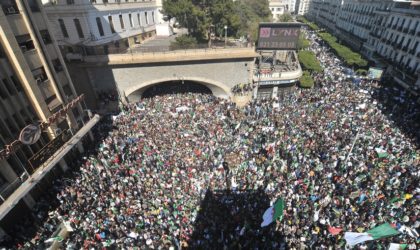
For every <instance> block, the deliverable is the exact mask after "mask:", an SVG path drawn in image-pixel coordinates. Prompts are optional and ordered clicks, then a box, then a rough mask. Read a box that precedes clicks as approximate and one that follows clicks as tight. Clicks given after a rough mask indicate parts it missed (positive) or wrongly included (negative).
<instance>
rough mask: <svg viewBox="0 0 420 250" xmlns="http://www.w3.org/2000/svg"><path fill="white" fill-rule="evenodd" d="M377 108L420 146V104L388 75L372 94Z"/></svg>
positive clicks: (417, 97) (416, 98)
mask: <svg viewBox="0 0 420 250" xmlns="http://www.w3.org/2000/svg"><path fill="white" fill-rule="evenodd" d="M372 97H373V98H374V99H375V100H376V101H377V102H378V104H380V105H379V109H380V110H381V111H382V113H383V114H384V115H386V116H387V118H388V119H389V120H390V121H392V122H393V124H394V125H395V126H396V127H397V128H399V129H400V130H401V132H402V133H403V134H404V135H405V136H406V137H407V138H411V139H412V140H413V142H414V143H415V144H416V146H417V148H420V104H419V100H420V99H419V96H414V95H413V94H411V93H410V92H408V91H407V90H405V89H404V88H403V87H401V86H400V85H398V84H397V83H395V81H394V80H393V79H391V78H389V77H385V78H384V79H383V80H382V82H381V83H380V84H379V86H378V88H377V89H375V91H374V92H373V94H372Z"/></svg>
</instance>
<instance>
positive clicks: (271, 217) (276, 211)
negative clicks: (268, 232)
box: [261, 198, 284, 227]
mask: <svg viewBox="0 0 420 250" xmlns="http://www.w3.org/2000/svg"><path fill="white" fill-rule="evenodd" d="M283 210H284V200H283V199H282V198H279V199H277V201H276V203H274V205H273V206H271V207H269V208H267V210H265V212H264V214H263V222H262V223H261V227H266V226H268V225H270V224H271V223H272V222H273V221H275V220H277V219H280V220H281V219H283Z"/></svg>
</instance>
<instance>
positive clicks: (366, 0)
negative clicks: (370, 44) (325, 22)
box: [335, 0, 392, 52]
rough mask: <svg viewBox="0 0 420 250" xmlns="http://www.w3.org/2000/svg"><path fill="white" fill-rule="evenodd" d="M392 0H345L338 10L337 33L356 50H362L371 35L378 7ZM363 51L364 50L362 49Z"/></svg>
mask: <svg viewBox="0 0 420 250" xmlns="http://www.w3.org/2000/svg"><path fill="white" fill-rule="evenodd" d="M390 2H392V0H345V1H343V4H342V5H341V8H340V11H339V12H338V19H337V23H336V30H335V32H336V34H337V36H339V37H340V38H341V39H343V40H345V41H346V42H347V43H348V44H349V45H350V46H351V47H353V48H354V49H355V50H357V51H360V50H362V46H363V44H364V43H365V42H366V41H367V40H368V37H369V36H370V34H369V33H370V30H371V29H372V24H373V19H374V15H373V12H374V10H375V9H377V8H381V7H383V6H385V5H386V4H387V3H390ZM362 52H363V51H362Z"/></svg>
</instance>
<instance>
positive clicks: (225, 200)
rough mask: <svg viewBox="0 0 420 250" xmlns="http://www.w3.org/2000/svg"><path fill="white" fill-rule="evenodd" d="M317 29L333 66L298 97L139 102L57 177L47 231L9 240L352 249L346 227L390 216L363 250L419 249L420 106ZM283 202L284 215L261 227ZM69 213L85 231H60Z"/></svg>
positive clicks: (315, 44) (94, 245)
mask: <svg viewBox="0 0 420 250" xmlns="http://www.w3.org/2000/svg"><path fill="white" fill-rule="evenodd" d="M309 38H310V39H311V50H313V51H314V52H315V53H316V54H317V57H318V59H319V60H320V62H321V64H322V66H323V67H324V72H323V73H322V74H320V75H318V76H316V81H317V86H316V87H315V88H313V89H309V90H307V89H298V88H297V89H296V91H294V92H293V93H292V94H291V95H292V96H291V98H288V99H287V101H284V102H281V103H278V102H277V100H276V99H274V100H253V101H252V102H251V103H250V104H249V105H247V106H245V107H237V106H236V105H235V104H234V103H232V102H230V101H229V100H224V99H219V98H216V97H214V96H212V95H208V94H200V93H182V94H167V95H161V96H155V97H151V98H145V99H142V100H140V101H139V102H137V103H134V104H130V105H128V106H126V107H125V108H124V110H122V111H121V113H120V114H118V115H116V116H112V118H111V119H110V120H111V121H110V122H108V123H107V122H103V123H102V124H100V125H99V126H98V127H97V128H96V130H95V135H96V136H97V138H98V140H100V141H99V146H98V147H97V148H90V149H87V151H86V152H87V153H86V156H85V157H84V158H82V159H80V164H79V165H77V166H76V167H75V169H74V170H73V172H72V174H71V175H72V177H71V178H62V179H58V180H56V181H55V182H54V185H53V188H52V190H55V192H56V196H55V197H53V198H52V199H51V200H52V201H51V204H55V205H54V206H52V205H51V206H49V205H48V202H44V203H42V204H44V205H43V207H44V209H43V210H42V211H44V212H42V213H43V215H44V217H46V219H45V220H43V221H41V222H38V223H37V224H40V226H39V227H38V228H37V229H36V230H35V232H32V234H33V237H31V238H28V237H24V235H27V234H26V233H25V232H27V231H28V228H29V227H30V225H29V224H28V226H27V227H25V226H22V225H25V224H21V226H20V227H19V228H18V226H17V228H16V230H17V231H16V235H18V234H19V235H21V236H22V237H18V238H11V239H9V242H7V244H9V245H7V246H8V247H10V248H28V249H37V248H38V249H44V248H45V247H46V246H47V244H48V242H52V241H59V242H60V244H61V245H62V246H63V247H62V248H63V249H136V248H135V247H137V249H181V248H189V249H345V248H346V240H345V239H344V233H345V232H365V231H368V230H369V229H371V228H373V227H375V226H378V225H381V224H383V223H389V224H390V225H392V226H393V227H394V228H395V229H396V230H398V231H399V232H400V234H398V235H396V236H392V237H388V238H384V239H378V240H372V241H367V242H363V243H360V244H358V245H356V246H355V247H354V249H388V247H389V245H390V244H391V243H397V244H407V249H419V248H420V242H419V239H420V238H419V234H418V230H419V226H420V220H419V218H418V211H420V209H419V198H420V187H419V182H418V181H419V174H420V173H419V170H420V169H419V165H420V151H419V138H420V135H419V131H420V125H419V122H420V109H419V106H420V105H419V104H418V103H416V102H415V100H414V99H413V98H412V97H410V96H409V94H408V93H407V92H405V91H403V90H401V89H399V88H397V87H395V86H393V85H391V84H387V83H379V82H377V81H373V80H362V81H361V82H360V83H357V84H355V83H353V81H352V80H351V79H347V77H346V75H345V74H344V73H343V71H342V69H343V67H344V65H343V64H342V63H341V61H340V60H339V59H338V58H337V57H335V55H334V54H333V53H332V52H331V50H330V49H329V48H327V47H326V46H324V45H323V44H322V43H320V40H319V39H318V38H317V37H316V35H315V34H309ZM75 164H78V163H77V162H76V163H75ZM280 197H281V198H283V199H284V201H285V208H284V214H283V216H282V219H281V220H277V221H276V222H273V223H272V224H271V225H269V226H267V227H261V226H260V225H261V222H262V216H263V213H264V211H265V210H266V209H267V208H268V207H269V206H270V205H272V203H273V202H274V201H276V200H277V199H278V198H280ZM40 213H41V212H40ZM41 217H42V216H41ZM63 221H66V222H68V223H69V225H70V226H71V228H72V229H73V232H71V233H70V234H69V236H68V237H67V238H64V239H63V238H59V237H55V238H52V237H53V233H54V231H55V230H56V229H57V228H58V225H59V223H61V222H63ZM5 244H6V243H5ZM347 247H348V246H347Z"/></svg>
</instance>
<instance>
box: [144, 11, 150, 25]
mask: <svg viewBox="0 0 420 250" xmlns="http://www.w3.org/2000/svg"><path fill="white" fill-rule="evenodd" d="M144 18H145V19H146V25H148V24H149V20H148V19H147V11H146V12H144Z"/></svg>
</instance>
